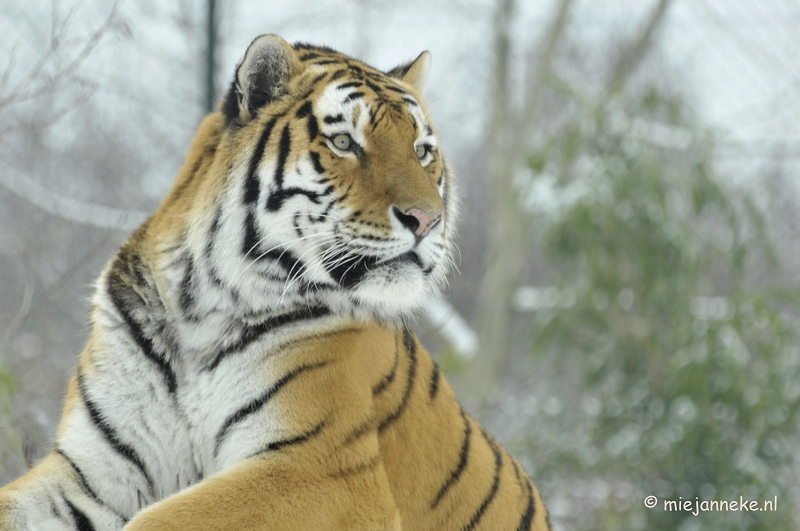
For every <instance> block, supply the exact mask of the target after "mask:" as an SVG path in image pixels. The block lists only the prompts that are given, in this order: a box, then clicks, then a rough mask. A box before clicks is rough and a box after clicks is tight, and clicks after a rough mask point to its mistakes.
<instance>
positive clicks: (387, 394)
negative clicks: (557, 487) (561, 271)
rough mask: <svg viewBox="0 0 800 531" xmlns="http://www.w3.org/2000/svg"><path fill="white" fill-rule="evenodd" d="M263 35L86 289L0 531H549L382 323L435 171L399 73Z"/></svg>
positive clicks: (412, 301)
mask: <svg viewBox="0 0 800 531" xmlns="http://www.w3.org/2000/svg"><path fill="white" fill-rule="evenodd" d="M427 68H428V56H427V53H425V54H422V55H421V56H420V57H419V58H418V59H417V60H416V61H413V62H411V63H408V64H405V65H401V66H400V67H398V68H396V69H394V70H392V71H389V72H388V73H382V72H379V71H377V70H375V69H372V68H371V67H369V66H367V65H365V64H364V63H361V62H359V61H356V60H354V59H352V58H349V57H347V56H344V55H342V54H339V53H337V52H335V51H333V50H330V49H328V48H324V47H315V46H309V45H304V44H296V45H294V46H291V45H289V44H287V43H286V42H285V41H283V40H282V39H280V38H279V37H275V36H262V37H259V38H258V39H256V40H255V41H254V42H253V44H251V46H250V48H248V51H247V53H246V54H245V56H244V58H243V60H242V62H241V64H240V65H239V67H238V68H237V71H236V75H235V76H234V80H233V83H232V85H231V88H230V91H229V92H228V95H227V96H226V98H225V100H224V101H223V104H222V106H221V112H220V113H214V114H212V115H210V116H209V117H207V118H206V120H205V121H204V122H203V124H201V126H200V128H199V131H198V134H197V136H196V138H195V140H194V142H193V145H192V148H191V150H190V152H189V155H188V157H187V161H186V164H185V165H184V167H183V169H182V170H181V172H180V174H179V176H178V178H177V179H176V182H175V184H174V186H173V188H172V190H171V191H170V193H169V194H168V196H167V197H166V199H165V200H164V202H163V203H162V205H161V206H160V208H159V210H158V211H157V212H156V214H154V216H153V217H152V218H151V219H150V220H148V221H147V222H146V223H145V224H144V225H143V226H142V227H140V228H139V229H138V230H137V231H135V232H134V234H133V235H132V236H131V237H130V238H129V240H128V241H127V242H126V243H125V244H124V245H123V247H122V248H121V249H120V251H119V252H118V253H117V255H116V256H115V258H114V259H112V261H111V262H110V263H109V265H108V266H107V268H106V269H105V271H104V272H103V274H102V275H101V277H100V279H99V281H98V287H97V292H96V295H95V298H94V301H93V303H94V311H93V314H92V321H93V331H92V334H91V337H90V339H89V342H88V343H87V347H86V349H85V350H84V352H83V354H82V355H81V359H80V362H79V364H78V368H77V370H76V374H75V376H74V378H73V379H72V381H71V383H70V387H69V392H68V396H67V400H66V405H65V409H64V415H63V418H62V422H61V425H60V427H59V430H58V433H57V437H56V443H55V447H54V450H53V452H52V453H51V454H50V455H49V456H48V457H47V458H46V459H45V460H43V461H42V462H41V463H40V464H39V465H37V467H35V468H34V469H33V470H32V471H30V472H29V473H28V474H27V475H25V476H23V477H22V478H20V479H19V480H17V481H16V482H14V483H12V484H11V485H9V486H7V487H5V488H4V489H2V490H0V529H3V530H5V529H9V530H11V529H14V530H17V529H40V528H41V529H75V528H77V529H79V530H85V529H121V528H123V527H124V528H125V529H129V530H131V529H135V530H144V529H160V530H161V529H176V530H177V529H194V528H197V529H199V528H202V529H275V530H277V529H311V528H326V529H405V530H412V529H419V530H422V529H453V530H457V529H461V530H472V529H515V530H516V529H520V530H523V529H537V530H538V529H547V528H549V527H550V526H549V519H548V517H547V512H546V509H545V508H544V505H543V504H542V501H541V498H540V497H539V494H538V491H537V490H536V489H535V487H534V486H533V484H532V483H531V482H530V480H529V478H528V477H527V475H526V474H525V472H524V471H523V470H522V468H521V467H520V466H519V464H518V463H517V462H516V461H515V460H514V459H513V458H511V457H510V456H509V455H508V454H507V453H506V452H505V450H504V449H503V448H501V447H500V446H499V445H498V444H497V443H496V442H495V441H494V440H493V439H492V438H491V437H490V436H489V435H487V434H486V433H485V432H484V431H483V430H482V429H481V428H480V426H479V425H478V424H477V423H475V422H474V421H473V420H472V419H470V418H469V416H468V415H467V414H466V413H465V412H464V411H463V410H462V409H461V407H460V406H459V405H458V402H457V401H456V399H455V397H454V395H453V392H452V390H451V389H450V387H449V386H448V384H447V382H446V381H445V379H444V378H443V376H442V374H441V373H440V371H439V369H438V367H437V366H436V365H435V363H434V362H433V361H432V360H431V358H430V356H429V355H428V353H427V352H425V350H424V349H423V348H422V347H421V345H420V344H419V342H418V341H417V339H416V338H415V337H414V336H413V334H411V333H410V332H409V331H408V329H407V328H406V327H405V326H404V325H403V323H404V321H405V319H406V318H407V317H408V316H410V315H411V314H413V312H414V311H416V310H417V309H418V308H419V307H420V305H421V304H423V303H424V302H425V300H427V299H428V298H429V297H430V296H431V295H432V294H433V293H435V292H436V290H437V289H438V288H439V286H440V285H441V284H442V282H443V281H444V279H445V275H446V272H447V269H448V265H449V251H448V249H449V246H450V245H451V244H452V237H453V221H454V218H455V213H456V212H455V211H456V199H455V195H454V189H453V186H454V183H453V176H452V172H450V171H449V168H448V166H447V164H446V161H445V160H444V157H443V154H442V153H441V150H440V148H439V146H438V141H437V138H436V135H435V132H434V130H433V126H432V124H431V123H430V121H429V118H428V115H427V112H426V110H425V108H424V103H423V101H422V99H421V97H420V87H421V86H422V85H423V84H424V78H425V77H426V75H427Z"/></svg>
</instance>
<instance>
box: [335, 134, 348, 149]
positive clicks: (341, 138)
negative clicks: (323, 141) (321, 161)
mask: <svg viewBox="0 0 800 531" xmlns="http://www.w3.org/2000/svg"><path fill="white" fill-rule="evenodd" d="M333 145H334V146H336V148H337V149H341V150H342V151H347V150H348V149H350V135H336V136H335V137H333Z"/></svg>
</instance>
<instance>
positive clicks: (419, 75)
mask: <svg viewBox="0 0 800 531" xmlns="http://www.w3.org/2000/svg"><path fill="white" fill-rule="evenodd" d="M430 71H431V53H430V52H427V51H426V52H422V53H421V54H419V57H417V58H416V59H414V60H413V61H410V62H408V63H404V64H402V65H400V66H396V67H394V68H392V69H391V70H389V71H388V72H386V73H387V74H388V75H389V76H390V77H393V78H395V79H399V80H400V81H403V82H404V83H408V84H409V85H411V86H412V87H414V88H415V89H417V91H419V92H420V93H422V92H425V87H426V86H427V85H428V74H429V73H430Z"/></svg>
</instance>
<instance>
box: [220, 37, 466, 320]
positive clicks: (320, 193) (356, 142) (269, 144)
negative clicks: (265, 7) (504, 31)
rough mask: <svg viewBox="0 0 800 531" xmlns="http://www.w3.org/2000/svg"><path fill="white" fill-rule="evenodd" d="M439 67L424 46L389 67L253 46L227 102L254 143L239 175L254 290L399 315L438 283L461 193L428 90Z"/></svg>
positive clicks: (229, 113) (237, 135)
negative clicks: (428, 104) (424, 90)
mask: <svg viewBox="0 0 800 531" xmlns="http://www.w3.org/2000/svg"><path fill="white" fill-rule="evenodd" d="M428 64H429V58H428V54H427V52H426V53H424V54H422V55H421V56H420V57H419V58H418V59H417V60H416V61H413V62H411V63H409V64H406V65H403V66H401V67H398V68H396V69H395V70H392V71H390V72H389V73H383V72H380V71H378V70H375V69H373V68H371V67H369V66H367V65H366V64H364V63H361V62H360V61H357V60H354V59H352V58H349V57H347V56H345V55H342V54H339V53H337V52H334V51H333V50H330V49H327V48H320V47H311V46H307V45H295V46H291V45H289V44H288V43H286V42H285V41H283V40H282V39H280V38H279V37H276V36H271V35H265V36H262V37H259V38H258V39H256V40H255V41H254V42H253V43H252V44H251V45H250V48H249V49H248V51H247V53H246V54H245V57H244V59H243V60H242V62H241V64H240V66H239V68H238V69H237V74H236V76H235V79H234V82H233V84H232V86H231V89H230V91H229V93H228V96H227V97H226V100H225V102H224V103H223V113H224V114H225V117H226V128H227V129H228V133H229V139H230V140H231V141H232V142H235V143H236V144H238V145H240V146H244V147H243V148H242V149H241V150H240V151H239V152H238V153H236V154H235V155H234V156H233V158H232V160H231V162H230V165H231V170H230V171H229V175H231V176H233V178H232V179H230V180H229V185H230V186H231V187H232V193H233V196H234V197H235V196H236V195H237V194H238V195H239V196H240V198H241V201H242V203H243V204H244V205H245V208H246V214H245V215H244V219H243V224H242V225H241V235H240V236H241V247H240V252H241V254H242V255H243V256H244V261H245V263H246V266H245V267H246V268H247V269H248V270H249V271H250V273H252V275H249V276H248V275H240V276H239V277H238V278H237V280H236V281H237V282H244V283H247V282H251V285H250V286H249V288H245V287H244V286H243V289H244V291H246V292H247V293H248V294H252V296H258V294H259V293H260V292H261V293H264V294H265V295H275V285H276V284H277V285H279V290H280V293H279V294H278V295H279V297H280V300H281V301H286V302H287V303H289V304H291V303H293V302H297V301H298V299H304V300H306V302H307V301H308V299H310V298H311V299H318V300H320V301H321V302H323V303H324V304H326V305H328V306H330V307H331V308H332V309H334V310H336V311H350V312H352V313H355V314H358V313H362V312H366V313H368V314H369V315H372V316H376V317H378V318H381V319H394V318H397V317H401V316H403V315H405V314H407V313H409V312H412V311H414V310H416V309H417V308H419V307H420V306H421V305H422V304H423V303H424V301H425V300H426V299H428V298H429V297H430V296H431V295H432V294H433V293H434V292H435V291H436V290H438V289H439V287H440V286H441V285H442V283H443V282H444V280H445V275H446V272H447V269H448V266H449V262H450V258H449V252H448V248H449V245H450V243H451V241H452V237H453V228H452V227H453V218H454V215H455V198H454V190H453V182H452V176H451V175H452V174H451V172H450V171H449V170H448V167H447V164H446V161H445V159H444V157H443V154H442V152H441V149H440V147H439V144H438V140H437V137H436V135H435V133H434V129H433V126H432V124H431V123H430V120H429V118H428V115H427V112H426V110H425V107H424V102H423V101H422V98H421V96H420V92H419V90H420V87H421V85H422V83H423V81H424V78H425V77H426V76H427V69H428ZM236 183H239V184H238V185H237V184H236ZM237 186H238V187H239V188H240V189H239V190H236V187H237ZM270 281H272V282H270ZM265 292H266V293H265Z"/></svg>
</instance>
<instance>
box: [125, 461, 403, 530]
mask: <svg viewBox="0 0 800 531" xmlns="http://www.w3.org/2000/svg"><path fill="white" fill-rule="evenodd" d="M273 457H274V456H272V455H264V456H256V457H253V458H250V459H247V460H245V461H244V462H242V463H240V464H239V465H237V466H236V467H234V468H232V469H229V470H227V471H225V472H222V473H220V474H217V475H215V476H212V477H210V478H207V479H206V480H204V481H202V482H201V483H198V484H197V485H195V486H193V487H190V488H189V489H186V490H184V491H181V492H179V493H177V494H175V495H173V496H171V497H169V498H167V499H165V500H163V501H161V502H159V503H156V504H154V505H152V506H150V507H148V508H147V509H145V510H143V511H142V512H141V513H139V514H138V515H137V516H136V517H135V518H134V519H133V520H132V521H131V522H130V523H129V524H128V525H127V526H126V527H125V528H124V531H185V530H191V529H203V530H208V531H223V530H230V531H233V530H242V529H247V530H252V531H257V530H270V531H283V530H286V531H288V530H293V531H297V530H317V529H325V530H330V531H338V530H341V531H344V530H364V531H367V530H370V531H389V530H391V531H400V529H401V527H400V517H399V513H398V510H397V507H396V506H395V503H394V500H393V498H392V496H391V493H390V490H389V484H388V480H387V478H386V473H385V471H384V469H383V465H382V464H381V463H380V462H377V461H376V462H367V463H364V464H362V465H359V466H356V467H353V468H352V469H351V470H346V471H339V472H338V473H335V474H334V473H324V472H323V473H320V472H319V469H320V468H322V469H323V470H328V467H325V466H323V467H320V462H319V461H318V460H317V459H316V458H315V457H314V456H307V457H309V459H306V460H305V463H306V464H305V465H304V464H297V463H296V462H293V461H292V460H288V459H286V460H285V459H281V458H279V459H277V460H276V459H274V458H273ZM281 457H283V456H281ZM298 458H299V456H295V458H294V459H295V460H296V459H298Z"/></svg>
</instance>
